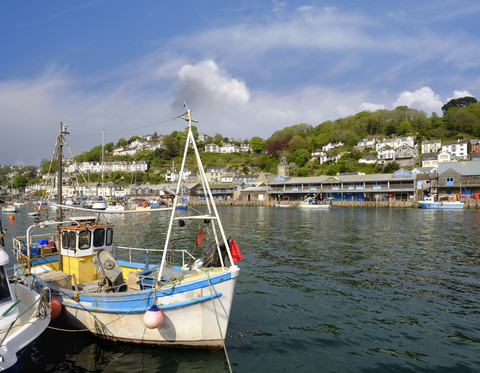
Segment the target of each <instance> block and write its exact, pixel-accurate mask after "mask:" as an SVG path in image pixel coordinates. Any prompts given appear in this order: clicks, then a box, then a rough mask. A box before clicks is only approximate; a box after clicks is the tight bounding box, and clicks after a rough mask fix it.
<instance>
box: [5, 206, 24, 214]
mask: <svg viewBox="0 0 480 373" xmlns="http://www.w3.org/2000/svg"><path fill="white" fill-rule="evenodd" d="M19 211H20V209H19V208H18V207H17V206H16V205H14V204H11V205H5V206H3V207H2V212H6V213H13V212H19Z"/></svg>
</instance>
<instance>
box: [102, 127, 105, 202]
mask: <svg viewBox="0 0 480 373" xmlns="http://www.w3.org/2000/svg"><path fill="white" fill-rule="evenodd" d="M104 143H105V130H104V129H103V128H102V189H103V194H104V195H105V181H104V178H103V170H104V166H103V152H104V147H105V145H104Z"/></svg>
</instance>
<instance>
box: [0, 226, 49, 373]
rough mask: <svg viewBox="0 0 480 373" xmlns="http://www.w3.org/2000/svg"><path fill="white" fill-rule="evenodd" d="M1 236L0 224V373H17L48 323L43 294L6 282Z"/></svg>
mask: <svg viewBox="0 0 480 373" xmlns="http://www.w3.org/2000/svg"><path fill="white" fill-rule="evenodd" d="M3 237H4V233H3V231H2V226H1V221H0V341H1V342H0V371H2V372H3V371H6V370H8V371H9V372H10V371H15V372H16V371H20V370H21V368H22V365H23V362H24V360H25V357H26V354H27V353H28V350H29V346H30V345H31V343H32V342H33V341H34V340H35V339H37V338H38V337H39V336H40V335H41V334H42V333H43V331H44V330H45V329H46V328H47V326H48V324H49V323H50V315H51V313H50V307H49V305H48V303H47V297H46V292H41V293H37V292H36V291H35V290H32V289H31V288H30V287H28V286H26V285H24V284H22V283H21V282H18V281H16V280H18V279H11V280H9V279H8V277H7V273H6V266H7V265H8V263H9V258H8V254H7V253H6V251H5V245H4V239H3Z"/></svg>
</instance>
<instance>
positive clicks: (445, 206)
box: [418, 196, 465, 210]
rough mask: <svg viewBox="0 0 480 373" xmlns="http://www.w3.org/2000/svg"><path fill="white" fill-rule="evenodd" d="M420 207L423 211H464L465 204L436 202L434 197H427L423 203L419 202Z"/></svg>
mask: <svg viewBox="0 0 480 373" xmlns="http://www.w3.org/2000/svg"><path fill="white" fill-rule="evenodd" d="M418 207H419V208H421V209H439V210H450V209H463V208H464V207H465V205H464V203H463V202H461V201H436V200H434V198H433V197H432V196H425V197H424V198H423V200H422V201H418Z"/></svg>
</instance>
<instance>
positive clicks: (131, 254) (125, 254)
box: [113, 246, 196, 268]
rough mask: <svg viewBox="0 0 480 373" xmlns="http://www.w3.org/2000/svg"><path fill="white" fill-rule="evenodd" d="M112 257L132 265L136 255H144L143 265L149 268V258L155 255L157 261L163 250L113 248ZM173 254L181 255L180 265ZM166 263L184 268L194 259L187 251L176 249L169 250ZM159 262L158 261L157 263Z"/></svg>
mask: <svg viewBox="0 0 480 373" xmlns="http://www.w3.org/2000/svg"><path fill="white" fill-rule="evenodd" d="M113 250H114V257H115V259H116V260H123V261H126V262H130V263H133V262H135V261H137V260H138V259H136V258H135V257H136V255H135V254H139V253H142V254H143V255H144V259H143V260H144V263H145V265H146V267H148V266H149V264H150V257H151V255H153V256H155V254H158V255H157V258H158V259H161V256H162V255H163V249H147V248H141V247H127V246H115V247H114V249H113ZM175 254H181V264H180V263H176V260H177V256H176V255H175ZM167 255H168V262H169V264H171V265H175V264H177V265H179V266H180V265H181V267H182V268H185V267H186V266H187V265H188V263H190V262H192V263H193V262H195V260H196V258H195V257H194V256H193V255H192V254H191V253H190V252H189V251H188V250H185V249H177V250H169V251H168V253H167ZM159 262H160V261H159Z"/></svg>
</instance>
